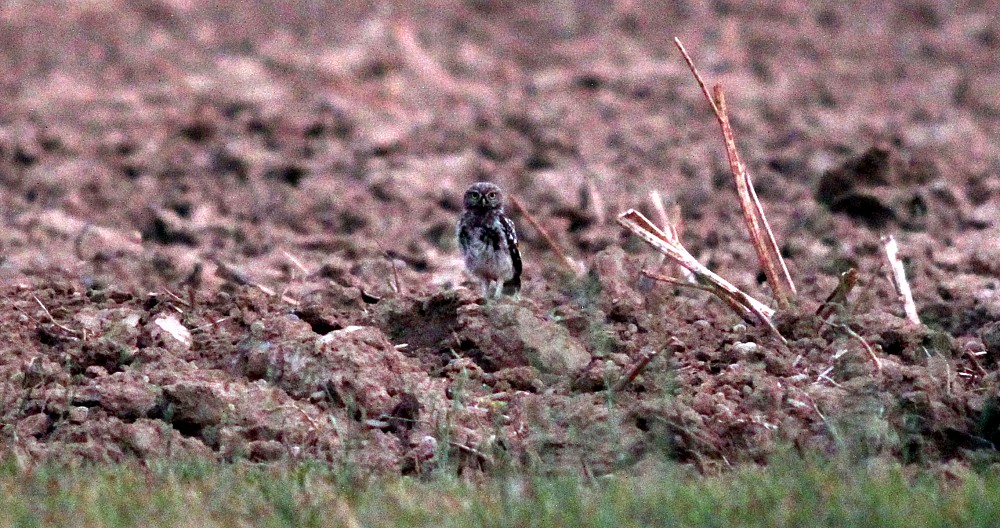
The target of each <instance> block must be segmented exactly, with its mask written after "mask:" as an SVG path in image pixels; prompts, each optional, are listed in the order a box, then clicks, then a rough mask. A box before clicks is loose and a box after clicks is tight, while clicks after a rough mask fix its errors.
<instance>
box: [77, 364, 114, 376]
mask: <svg viewBox="0 0 1000 528" xmlns="http://www.w3.org/2000/svg"><path fill="white" fill-rule="evenodd" d="M83 374H84V375H85V376H87V377H88V378H103V377H105V376H107V375H108V369H106V368H104V367H101V366H98V365H91V366H89V367H87V368H86V370H84V371H83Z"/></svg>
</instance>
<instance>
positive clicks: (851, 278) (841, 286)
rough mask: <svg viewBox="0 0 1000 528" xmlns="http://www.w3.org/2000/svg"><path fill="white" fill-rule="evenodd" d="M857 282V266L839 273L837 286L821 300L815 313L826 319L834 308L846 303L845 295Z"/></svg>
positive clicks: (848, 293) (849, 292)
mask: <svg viewBox="0 0 1000 528" xmlns="http://www.w3.org/2000/svg"><path fill="white" fill-rule="evenodd" d="M857 284H858V270H857V268H851V269H849V270H847V271H845V272H843V273H841V274H840V280H839V281H838V282H837V287H836V288H834V290H833V292H831V293H830V296H829V297H827V298H826V300H825V301H823V304H821V305H819V308H818V309H816V315H817V316H819V317H820V318H821V319H826V318H827V317H829V316H831V315H832V314H833V312H834V310H836V309H837V307H838V306H844V305H846V304H847V296H848V295H850V294H851V291H852V290H853V289H854V286H856V285H857Z"/></svg>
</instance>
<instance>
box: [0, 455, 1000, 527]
mask: <svg viewBox="0 0 1000 528" xmlns="http://www.w3.org/2000/svg"><path fill="white" fill-rule="evenodd" d="M905 473H908V472H906V471H904V470H903V469H901V468H899V467H894V466H888V467H886V466H875V469H871V468H862V467H856V466H855V467H850V468H848V467H845V465H843V464H837V463H832V462H805V461H802V460H800V459H789V460H783V461H778V462H775V463H772V464H771V465H770V466H768V467H766V468H761V467H746V468H739V469H734V470H731V471H728V472H726V473H725V474H722V475H720V476H709V477H704V476H699V475H696V474H692V472H690V471H686V470H684V469H683V468H681V467H678V466H669V465H665V466H662V467H660V468H658V469H655V470H649V471H647V472H646V474H645V475H643V476H630V477H625V476H610V477H602V478H598V479H596V480H594V481H583V480H581V479H580V478H578V477H575V476H545V477H543V476H535V477H523V476H517V477H512V476H507V477H492V478H490V479H484V480H483V481H482V482H480V483H477V484H470V483H468V482H463V481H460V480H458V479H455V478H453V477H449V476H443V475H442V476H437V477H432V478H430V479H425V480H418V479H408V478H395V479H387V480H368V481H367V482H364V480H365V479H360V478H358V477H357V476H356V475H355V476H352V475H348V474H346V473H344V472H338V471H334V470H330V469H327V468H324V467H321V466H318V465H308V464H307V465H297V466H286V467H277V468H276V467H259V466H249V465H241V466H237V465H215V464H208V463H184V464H182V463H163V464H153V465H152V467H150V468H148V469H143V468H140V467H138V466H137V465H131V466H126V467H106V466H105V467H92V466H84V467H75V468H72V467H64V466H45V467H41V468H36V469H34V470H32V471H30V472H25V471H21V470H18V469H16V467H15V466H14V465H13V464H6V465H3V466H0V526H115V527H118V526H178V525H181V526H295V527H310V526H454V527H467V526H543V527H545V526H608V527H612V526H615V527H617V526H657V525H661V526H718V527H728V526H838V527H840V526H900V527H906V528H919V527H936V526H940V527H952V526H990V525H993V524H994V523H995V522H996V519H1000V501H997V500H996V498H997V497H1000V477H998V475H997V474H996V473H995V472H994V473H989V472H988V473H985V474H976V473H972V472H968V473H967V474H966V475H965V476H963V477H961V478H955V477H951V478H949V479H944V478H940V477H936V476H934V474H931V473H926V472H925V473H919V474H916V475H905Z"/></svg>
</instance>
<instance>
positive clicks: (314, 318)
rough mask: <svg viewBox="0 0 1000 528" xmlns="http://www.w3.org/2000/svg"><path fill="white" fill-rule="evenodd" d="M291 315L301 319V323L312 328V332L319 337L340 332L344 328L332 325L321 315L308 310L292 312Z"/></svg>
mask: <svg viewBox="0 0 1000 528" xmlns="http://www.w3.org/2000/svg"><path fill="white" fill-rule="evenodd" d="M292 314H294V315H295V316H296V317H298V318H299V319H302V320H303V321H305V322H306V323H308V324H309V327H310V328H312V331H313V332H316V333H317V334H319V335H326V334H329V333H330V332H333V331H336V330H341V329H343V328H344V327H343V326H341V325H339V324H337V323H332V322H330V321H328V320H327V319H326V318H325V317H323V315H322V314H320V313H317V312H315V311H313V310H309V309H306V310H296V311H294V312H292Z"/></svg>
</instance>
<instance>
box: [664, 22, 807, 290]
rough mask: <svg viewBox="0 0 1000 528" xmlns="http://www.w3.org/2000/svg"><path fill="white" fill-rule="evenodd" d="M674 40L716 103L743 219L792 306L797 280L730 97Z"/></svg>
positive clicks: (775, 287) (771, 275)
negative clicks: (740, 141) (740, 148)
mask: <svg viewBox="0 0 1000 528" xmlns="http://www.w3.org/2000/svg"><path fill="white" fill-rule="evenodd" d="M674 44H676V45H677V48H678V49H679V50H680V52H681V55H683V56H684V61H685V62H687V65H688V68H690V69H691V73H692V74H694V77H695V80H697V81H698V86H700V87H701V91H702V93H704V94H705V99H707V100H708V102H709V104H710V105H711V106H712V111H713V112H714V113H715V117H716V120H717V121H718V122H719V127H720V128H721V129H722V136H723V140H724V141H725V144H726V156H727V158H728V159H729V170H730V172H732V174H733V180H734V181H735V182H736V193H737V195H738V196H739V200H740V208H741V209H742V210H743V220H744V221H745V222H746V225H747V230H748V231H749V232H750V240H751V242H752V243H753V247H754V249H755V250H756V251H757V258H758V260H759V261H760V265H761V267H762V268H763V269H764V275H765V276H767V282H768V283H769V284H770V285H771V290H772V291H773V293H774V298H775V300H776V301H777V303H778V307H779V308H782V309H784V308H788V306H789V305H790V303H791V299H792V298H794V297H795V294H796V291H795V283H794V282H792V278H791V276H790V275H789V274H788V267H787V266H786V265H785V261H784V259H783V258H782V257H781V252H780V251H779V250H778V244H777V242H775V240H774V233H773V232H772V231H771V226H770V224H769V223H768V221H767V217H766V216H765V215H764V208H763V207H762V206H761V204H760V200H759V199H758V198H757V192H756V191H755V190H754V188H753V183H752V182H751V181H750V174H749V173H748V172H747V170H746V166H745V165H744V164H743V162H742V160H740V156H739V152H737V150H736V140H735V139H734V137H733V128H732V125H731V124H730V122H729V114H728V112H727V110H726V97H725V93H724V92H723V90H722V85H719V84H716V85H715V86H714V87H713V93H714V95H713V93H710V92H709V91H708V86H707V85H706V84H705V81H704V80H703V79H702V77H701V74H700V73H699V72H698V68H696V67H695V65H694V62H693V61H692V60H691V56H690V55H688V52H687V50H686V49H684V45H683V44H681V41H680V39H677V38H674Z"/></svg>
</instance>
